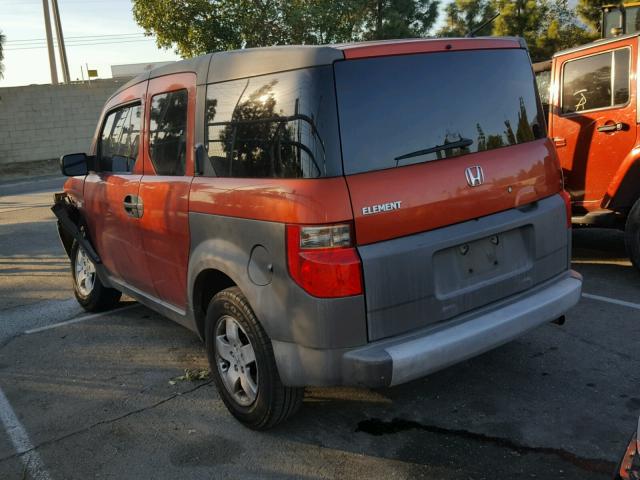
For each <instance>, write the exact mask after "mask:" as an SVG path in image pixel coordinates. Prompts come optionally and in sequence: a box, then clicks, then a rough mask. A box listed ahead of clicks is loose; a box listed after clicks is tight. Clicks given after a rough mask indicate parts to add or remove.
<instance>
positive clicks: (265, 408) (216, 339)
mask: <svg viewBox="0 0 640 480" xmlns="http://www.w3.org/2000/svg"><path fill="white" fill-rule="evenodd" d="M205 329H206V330H205V340H206V346H207V354H208V357H209V365H210V367H211V373H212V375H213V379H214V381H215V383H216V386H217V387H218V392H219V394H220V397H221V398H222V401H223V402H224V404H225V405H226V406H227V408H228V409H229V411H230V412H231V413H232V414H233V416H234V417H236V418H237V419H238V420H239V421H240V422H242V423H243V424H244V425H246V426H247V427H249V428H252V429H254V430H266V429H268V428H271V427H274V426H275V425H277V424H279V423H280V422H283V421H284V420H286V419H287V418H288V417H290V416H291V415H293V414H294V413H295V412H296V411H297V410H298V408H299V407H300V405H301V404H302V397H303V394H304V389H303V388H293V387H285V386H284V385H282V382H281V381H280V376H279V375H278V369H277V367H276V362H275V358H274V355H273V347H272V346H271V340H269V337H268V336H267V334H266V332H265V331H264V329H263V328H262V326H261V325H260V323H259V322H258V319H257V318H256V316H255V314H254V313H253V310H252V309H251V307H250V306H249V303H248V302H247V300H246V298H245V297H244V295H243V294H242V292H241V291H240V289H239V288H237V287H233V288H228V289H226V290H223V291H222V292H220V293H218V294H217V295H215V296H214V297H213V299H212V300H211V302H210V303H209V307H208V309H207V318H206V326H205Z"/></svg>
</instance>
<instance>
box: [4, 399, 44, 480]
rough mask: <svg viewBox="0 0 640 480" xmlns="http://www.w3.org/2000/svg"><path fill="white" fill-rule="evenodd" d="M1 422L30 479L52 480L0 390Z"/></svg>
mask: <svg viewBox="0 0 640 480" xmlns="http://www.w3.org/2000/svg"><path fill="white" fill-rule="evenodd" d="M0 421H1V422H2V424H3V425H4V429H5V431H6V432H7V435H8V436H9V438H10V439H11V443H13V447H14V448H15V449H16V453H17V454H18V455H20V460H21V461H22V463H23V464H24V468H25V469H26V470H27V472H28V473H29V478H33V479H36V480H51V477H50V476H49V474H48V473H47V471H46V470H45V469H44V464H43V463H42V460H41V459H40V455H38V452H36V451H35V449H34V446H33V444H32V443H31V440H29V435H27V431H26V430H25V429H24V427H23V426H22V424H21V423H20V420H18V417H16V414H15V413H14V411H13V409H12V408H11V404H10V403H9V400H7V397H6V396H5V394H4V392H3V391H2V389H0Z"/></svg>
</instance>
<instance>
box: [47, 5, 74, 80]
mask: <svg viewBox="0 0 640 480" xmlns="http://www.w3.org/2000/svg"><path fill="white" fill-rule="evenodd" d="M51 7H52V10H53V21H54V23H55V26H56V36H57V37H58V53H59V54H60V64H61V66H62V77H63V78H64V83H69V82H70V78H69V64H68V63H67V50H66V49H65V48H64V37H63V36H62V24H61V23H60V10H59V9H58V0H51Z"/></svg>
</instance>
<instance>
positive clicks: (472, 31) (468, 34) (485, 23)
mask: <svg viewBox="0 0 640 480" xmlns="http://www.w3.org/2000/svg"><path fill="white" fill-rule="evenodd" d="M499 16H500V12H498V13H496V14H495V15H494V16H493V17H491V18H490V19H489V20H487V21H486V22H484V23H483V24H482V25H480V26H478V27H476V28H474V29H473V30H471V31H470V32H469V33H467V37H475V36H476V33H478V32H479V31H480V30H482V29H483V28H484V27H486V26H487V25H489V24H490V23H491V22H493V21H494V20H495V19H496V18H498V17H499Z"/></svg>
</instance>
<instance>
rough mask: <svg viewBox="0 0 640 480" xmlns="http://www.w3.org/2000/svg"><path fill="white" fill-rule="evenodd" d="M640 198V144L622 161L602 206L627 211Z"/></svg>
mask: <svg viewBox="0 0 640 480" xmlns="http://www.w3.org/2000/svg"><path fill="white" fill-rule="evenodd" d="M638 198H640V145H636V147H634V148H633V149H632V150H631V152H629V154H628V155H627V156H626V157H625V159H624V160H623V161H622V163H621V164H620V166H619V167H618V170H617V171H616V173H615V175H614V176H613V179H612V180H611V182H610V183H609V187H608V188H607V191H606V193H605V195H604V198H603V199H602V205H601V206H602V207H603V208H607V209H609V210H613V211H626V210H628V209H630V208H631V207H632V206H633V204H634V203H635V201H636V200H637V199H638Z"/></svg>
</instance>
